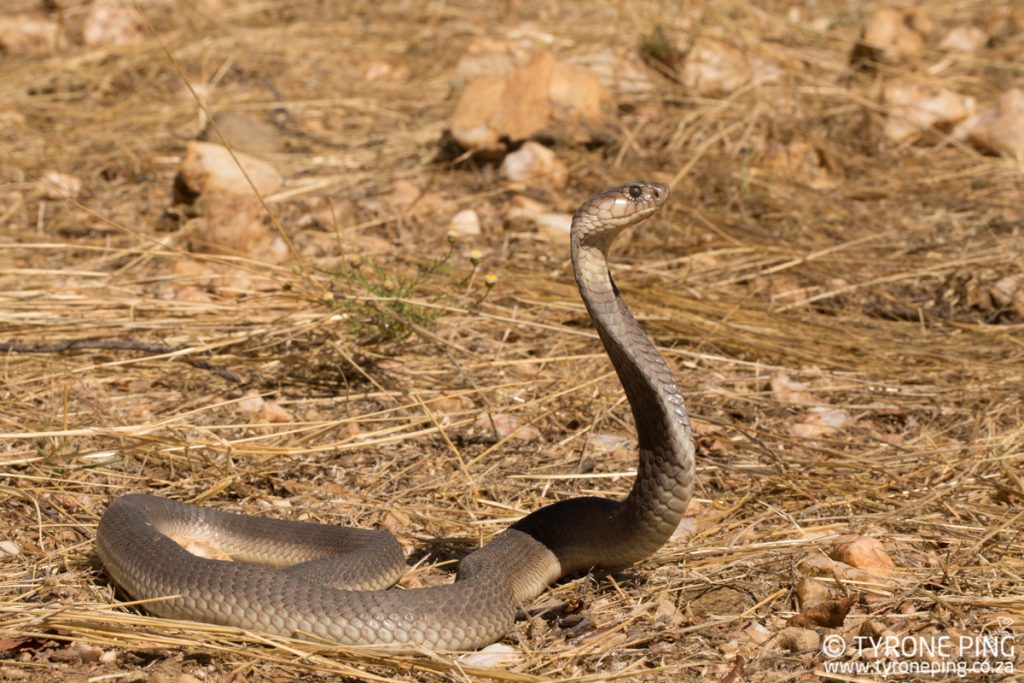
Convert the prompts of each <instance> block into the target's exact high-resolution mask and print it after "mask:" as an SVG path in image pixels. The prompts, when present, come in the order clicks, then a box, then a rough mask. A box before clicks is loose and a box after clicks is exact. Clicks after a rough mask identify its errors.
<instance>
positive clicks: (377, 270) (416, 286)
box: [325, 234, 497, 344]
mask: <svg viewBox="0 0 1024 683" xmlns="http://www.w3.org/2000/svg"><path fill="white" fill-rule="evenodd" d="M456 245H457V239H456V237H455V235H454V234H449V235H448V249H447V251H446V252H445V253H444V254H443V255H441V256H440V257H438V258H436V259H435V260H433V261H431V262H430V263H428V264H426V265H424V266H420V267H417V268H415V269H414V270H413V271H411V272H407V273H402V272H399V271H398V270H396V269H390V268H386V267H384V266H382V265H380V264H379V263H376V262H374V261H372V260H370V259H366V258H362V257H358V258H355V259H352V260H351V261H350V263H349V265H348V267H346V268H341V269H338V270H335V271H327V274H328V275H330V276H331V277H332V278H333V279H334V281H335V283H336V286H335V288H334V290H335V291H332V292H330V293H329V294H328V296H326V297H325V301H326V302H327V303H328V304H329V305H331V306H333V307H335V308H337V309H340V310H343V311H345V313H347V315H346V318H345V319H346V321H347V322H348V324H349V326H350V327H351V329H352V332H353V333H354V334H355V335H356V336H357V337H358V338H359V341H360V343H364V344H372V343H384V342H394V341H401V340H403V339H405V338H407V337H408V336H409V335H410V334H412V333H413V332H414V331H415V330H416V328H429V327H431V325H432V324H433V323H434V322H435V321H436V320H437V319H438V318H439V317H441V316H442V315H443V314H444V308H443V306H424V305H422V304H417V303H416V302H415V301H412V299H415V298H420V299H421V300H424V301H428V302H430V303H438V304H444V305H460V304H461V305H463V306H466V307H467V308H469V309H473V308H474V307H476V306H477V305H479V304H480V302H482V301H483V300H484V298H486V296H487V294H488V292H490V290H491V289H492V288H493V287H494V285H495V284H496V283H497V277H496V276H495V275H493V274H490V273H489V274H487V275H486V276H485V277H484V285H485V289H484V291H483V293H482V295H480V296H478V297H476V298H475V299H470V301H469V302H468V303H467V302H466V300H465V299H466V298H467V297H469V295H470V293H471V290H472V288H473V283H474V281H475V278H476V274H477V270H478V268H479V265H480V261H481V256H480V252H479V251H477V250H476V249H474V250H473V251H471V252H470V254H469V261H470V264H471V266H472V269H471V270H470V271H469V273H468V274H467V275H465V276H464V277H462V278H461V279H456V278H457V276H456V275H454V274H453V272H452V268H451V262H452V259H453V257H454V256H455V250H456ZM436 278H442V279H444V280H445V282H443V283H442V284H441V286H440V287H439V288H438V287H436V286H435V287H432V288H431V289H434V290H435V291H436V290H437V289H440V291H441V293H440V294H428V295H426V296H424V294H423V290H424V289H426V288H427V284H428V281H430V280H433V279H436ZM338 290H340V291H338ZM457 292H463V293H462V294H457Z"/></svg>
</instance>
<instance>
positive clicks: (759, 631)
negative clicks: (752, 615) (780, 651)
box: [743, 621, 772, 645]
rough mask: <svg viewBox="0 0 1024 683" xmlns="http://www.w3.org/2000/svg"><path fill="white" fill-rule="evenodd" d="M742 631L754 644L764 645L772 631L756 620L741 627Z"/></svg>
mask: <svg viewBox="0 0 1024 683" xmlns="http://www.w3.org/2000/svg"><path fill="white" fill-rule="evenodd" d="M743 633H744V634H745V635H746V636H747V638H749V639H750V642H752V643H753V644H754V645H764V644H765V643H767V642H768V641H769V640H770V639H771V637H772V632H771V631H769V630H768V629H767V628H765V627H764V625H763V624H761V623H760V622H757V621H752V622H750V624H748V625H747V627H746V628H744V629H743Z"/></svg>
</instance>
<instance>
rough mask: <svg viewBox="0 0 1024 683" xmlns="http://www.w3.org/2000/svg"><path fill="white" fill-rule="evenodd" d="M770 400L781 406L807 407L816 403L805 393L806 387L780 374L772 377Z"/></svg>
mask: <svg viewBox="0 0 1024 683" xmlns="http://www.w3.org/2000/svg"><path fill="white" fill-rule="evenodd" d="M771 389H772V398H773V399H775V401H776V402H777V403H781V404H783V405H809V404H813V403H817V401H815V400H814V398H813V397H812V396H811V394H810V392H808V391H807V385H806V384H804V383H803V382H798V381H796V380H794V379H792V378H791V377H790V376H789V375H787V374H785V373H781V374H778V375H775V376H774V377H772V382H771Z"/></svg>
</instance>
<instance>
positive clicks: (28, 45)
mask: <svg viewBox="0 0 1024 683" xmlns="http://www.w3.org/2000/svg"><path fill="white" fill-rule="evenodd" d="M60 37H61V30H60V24H58V23H57V22H55V21H46V20H40V19H33V18H31V17H24V16H17V15H15V16H6V17H0V55H21V54H39V53H45V52H52V51H54V50H56V49H57V45H58V43H59V41H60Z"/></svg>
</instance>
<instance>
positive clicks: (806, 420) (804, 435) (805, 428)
mask: <svg viewBox="0 0 1024 683" xmlns="http://www.w3.org/2000/svg"><path fill="white" fill-rule="evenodd" d="M848 420H849V414H847V412H846V411H845V410H842V409H841V408H827V407H824V406H816V407H814V408H811V410H810V412H808V413H807V414H806V415H805V416H804V417H803V419H802V420H801V421H800V422H797V423H794V424H791V425H790V426H789V433H790V434H792V435H793V436H795V437H797V438H798V439H818V438H821V437H823V436H829V435H830V434H834V433H836V432H837V431H839V430H840V429H842V428H843V427H844V426H845V425H846V423H847V421H848Z"/></svg>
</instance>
